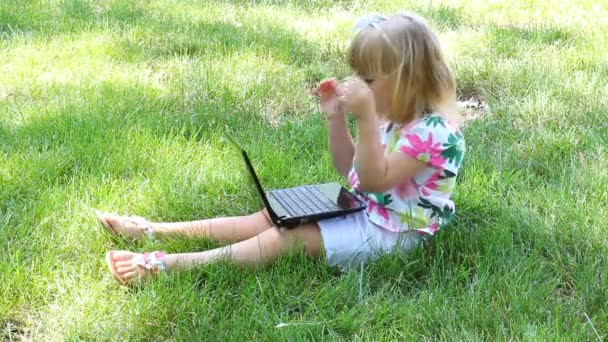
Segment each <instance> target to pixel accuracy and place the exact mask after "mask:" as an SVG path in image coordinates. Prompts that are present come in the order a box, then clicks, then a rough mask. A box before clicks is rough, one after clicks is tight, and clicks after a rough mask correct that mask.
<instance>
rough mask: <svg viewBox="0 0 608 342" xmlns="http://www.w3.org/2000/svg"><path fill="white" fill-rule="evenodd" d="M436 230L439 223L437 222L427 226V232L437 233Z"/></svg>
mask: <svg viewBox="0 0 608 342" xmlns="http://www.w3.org/2000/svg"><path fill="white" fill-rule="evenodd" d="M438 230H439V224H437V223H433V224H432V225H430V226H429V232H430V233H431V234H435V233H437V231H438Z"/></svg>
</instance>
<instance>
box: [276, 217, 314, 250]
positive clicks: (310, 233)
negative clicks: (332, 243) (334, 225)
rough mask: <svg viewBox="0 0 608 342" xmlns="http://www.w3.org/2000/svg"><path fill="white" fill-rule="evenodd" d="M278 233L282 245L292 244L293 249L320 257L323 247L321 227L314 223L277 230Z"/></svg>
mask: <svg viewBox="0 0 608 342" xmlns="http://www.w3.org/2000/svg"><path fill="white" fill-rule="evenodd" d="M277 232H278V234H279V237H278V238H279V239H281V242H282V243H286V244H290V245H291V247H296V246H297V247H299V248H304V250H306V253H307V254H309V255H312V256H318V255H319V252H320V250H321V247H322V246H323V242H322V240H321V232H320V230H319V226H318V225H317V224H314V223H313V224H305V225H301V226H298V227H296V228H293V229H281V230H278V229H277ZM294 245H295V246H294Z"/></svg>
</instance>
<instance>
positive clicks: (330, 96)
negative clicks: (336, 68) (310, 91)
mask: <svg viewBox="0 0 608 342" xmlns="http://www.w3.org/2000/svg"><path fill="white" fill-rule="evenodd" d="M314 95H315V96H317V97H319V105H320V107H321V112H323V113H327V117H328V119H331V118H333V117H335V116H338V115H342V116H344V115H346V112H344V110H343V109H342V108H341V107H340V101H339V98H338V96H339V94H338V89H337V81H336V79H335V78H330V79H327V80H323V81H321V83H320V84H319V88H318V89H317V90H316V91H315V92H314Z"/></svg>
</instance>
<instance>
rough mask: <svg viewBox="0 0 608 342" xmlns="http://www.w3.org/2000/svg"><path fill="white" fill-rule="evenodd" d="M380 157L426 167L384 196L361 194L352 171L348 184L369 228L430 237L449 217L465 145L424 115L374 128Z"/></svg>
mask: <svg viewBox="0 0 608 342" xmlns="http://www.w3.org/2000/svg"><path fill="white" fill-rule="evenodd" d="M379 136H380V143H381V144H382V147H383V148H384V151H385V153H386V154H388V153H392V152H395V151H400V152H402V153H405V154H407V155H408V156H411V157H413V158H416V159H418V160H420V161H423V162H424V163H425V164H426V165H427V167H426V168H424V169H423V171H421V172H420V173H419V174H418V175H416V176H415V177H413V178H411V179H409V180H406V181H405V182H404V183H403V184H400V185H398V186H396V187H394V188H392V189H390V190H389V191H387V192H384V193H370V192H361V191H359V190H358V187H359V177H358V175H357V172H356V171H355V169H354V166H353V168H352V169H351V170H350V172H349V174H348V183H349V185H350V186H351V187H352V189H353V191H354V192H355V193H357V194H359V195H360V196H361V197H363V199H364V200H365V201H366V203H367V214H368V217H369V219H370V220H371V221H372V222H374V223H375V224H377V225H379V226H381V227H383V228H385V229H387V230H390V231H394V232H403V231H407V230H412V229H415V230H417V231H418V232H420V233H427V234H431V235H432V234H435V232H437V230H438V229H439V228H440V227H441V226H442V225H444V224H446V223H447V222H449V221H450V220H451V219H452V218H453V217H454V213H455V210H456V209H455V207H454V202H452V201H451V200H450V196H451V195H452V191H453V190H454V186H455V184H456V176H457V175H458V171H459V169H460V166H461V164H462V159H463V157H464V152H465V142H464V137H463V135H462V133H461V131H460V130H459V129H458V128H457V127H456V126H454V125H452V124H451V123H450V122H448V121H447V120H446V119H445V118H443V117H442V116H440V115H438V114H428V115H426V116H424V117H422V118H420V119H416V120H414V121H413V122H411V123H409V124H408V125H406V126H398V125H396V124H388V125H385V126H383V127H380V132H379Z"/></svg>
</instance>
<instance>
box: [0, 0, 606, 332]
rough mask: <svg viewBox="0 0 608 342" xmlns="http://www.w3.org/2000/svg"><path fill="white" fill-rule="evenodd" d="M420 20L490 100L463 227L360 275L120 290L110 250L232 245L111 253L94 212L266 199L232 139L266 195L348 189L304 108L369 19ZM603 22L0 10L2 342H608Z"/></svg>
mask: <svg viewBox="0 0 608 342" xmlns="http://www.w3.org/2000/svg"><path fill="white" fill-rule="evenodd" d="M403 8H407V9H412V10H415V11H417V12H419V13H421V14H422V15H424V16H425V17H427V18H428V19H429V21H430V22H431V23H432V24H433V26H435V27H436V28H437V29H438V31H439V35H440V38H441V40H442V41H443V42H444V43H445V45H446V48H447V50H448V52H449V55H450V57H451V60H452V64H453V66H454V69H455V71H456V74H457V78H458V82H459V92H460V94H461V95H463V96H468V95H471V94H476V95H479V96H481V97H483V98H484V99H485V100H486V101H487V102H488V103H489V105H490V107H491V113H487V114H486V115H483V116H481V117H480V118H479V119H477V120H474V121H472V122H470V123H469V124H468V126H467V129H466V132H465V135H466V138H467V142H468V152H467V153H468V154H467V158H466V163H465V167H464V170H463V172H462V174H461V175H460V177H459V185H458V187H457V192H456V194H455V201H456V204H457V207H458V210H459V211H458V219H457V220H456V222H455V223H454V224H453V225H451V226H450V227H449V228H447V229H445V230H444V231H442V232H441V233H440V234H439V235H438V236H437V238H436V239H434V241H433V242H432V243H431V244H430V245H429V246H427V248H424V249H423V250H419V251H416V252H415V253H413V254H411V255H405V256H387V257H385V258H383V259H382V260H380V261H379V262H376V263H373V264H369V265H367V266H365V267H364V268H361V269H356V270H351V271H348V272H346V273H344V274H340V273H338V272H336V270H334V269H332V268H330V267H328V266H326V265H324V263H323V262H322V261H314V260H308V259H306V258H305V257H303V256H299V257H291V258H283V259H281V260H280V261H278V262H277V263H276V264H274V265H271V266H268V267H265V268H262V269H259V270H247V269H242V268H239V267H235V266H231V265H214V266H212V267H205V268H199V269H195V270H192V271H190V272H187V273H184V274H180V275H178V276H172V277H165V278H160V279H158V280H157V281H154V282H152V283H151V284H149V285H148V286H146V287H144V288H139V289H125V288H123V287H120V286H119V285H118V284H117V283H116V282H115V281H114V280H113V278H112V277H111V276H110V274H109V273H108V272H107V270H106V268H105V265H104V263H103V255H104V252H105V251H106V250H108V249H113V248H129V249H133V250H137V251H143V250H151V249H161V248H162V249H165V250H168V251H171V252H177V251H190V250H201V249H205V248H210V247H213V246H215V244H214V243H213V242H210V241H206V240H172V241H170V242H168V243H165V244H162V245H156V244H153V243H144V244H127V243H125V242H118V241H114V240H113V239H111V238H110V237H109V236H108V235H106V234H104V233H103V232H102V231H101V229H100V227H99V225H98V224H97V222H96V221H95V219H94V217H93V216H92V215H91V211H90V208H99V209H102V210H111V211H117V212H119V213H128V214H138V215H142V216H146V217H148V218H150V219H151V220H167V221H172V220H191V219H196V218H203V217H212V216H218V215H239V214H245V213H249V212H252V211H254V210H258V209H259V208H260V204H259V202H258V201H257V198H256V196H255V193H253V191H252V189H251V184H250V183H249V182H248V180H247V177H246V175H245V173H244V172H243V169H242V163H241V160H240V159H239V156H238V155H237V154H235V153H234V151H232V150H231V149H230V148H229V146H227V145H226V144H225V143H223V142H222V140H221V138H220V137H221V135H220V132H221V129H222V128H223V127H224V125H228V126H230V127H231V129H232V130H233V131H234V132H235V135H237V136H238V137H239V139H240V140H242V141H244V142H245V145H246V146H247V147H248V149H249V150H250V153H251V155H252V156H253V159H254V163H255V164H256V167H257V168H258V170H259V173H260V175H261V178H262V181H263V182H264V184H265V185H266V186H267V187H269V188H277V187H283V186H292V185H297V184H301V183H309V182H310V183H312V182H319V181H327V180H337V179H338V176H337V174H336V173H335V171H334V170H333V169H332V166H331V160H330V157H329V154H328V152H327V150H326V128H325V124H324V121H323V118H322V116H321V115H319V114H318V110H317V107H316V105H315V104H314V102H313V101H312V100H311V99H310V98H308V97H307V96H306V94H307V92H308V89H309V88H310V87H311V86H312V85H313V84H314V83H316V82H318V81H319V80H320V79H322V78H324V77H327V76H332V75H338V76H344V75H346V74H347V73H348V72H349V71H348V69H347V68H346V66H345V63H344V53H345V51H346V46H347V42H348V38H349V37H350V27H351V26H350V25H351V24H352V21H353V20H354V19H355V18H357V17H358V16H360V15H362V14H365V13H370V12H384V13H390V12H393V11H397V10H401V9H403ZM607 15H608V6H606V5H605V4H602V3H601V2H597V1H591V0H587V1H574V0H570V1H566V2H562V4H560V5H559V6H558V5H556V3H555V2H554V1H550V0H544V1H534V2H531V1H520V2H518V3H512V2H508V1H504V2H491V3H487V4H486V3H480V2H478V1H465V0H462V1H432V2H430V1H429V2H420V1H404V2H402V3H401V4H393V2H391V1H329V0H327V1H322V0H319V1H219V0H218V1H195V0H185V1H173V0H155V1H139V0H135V1H132V0H47V1H35V0H8V1H2V3H1V4H0V152H1V153H0V250H2V261H1V262H0V293H2V296H1V297H0V337H2V338H3V340H11V339H20V338H23V337H24V338H27V339H33V340H146V341H148V340H176V341H183V340H237V341H240V340H275V339H276V340H285V339H289V340H309V339H314V340H318V339H328V340H342V339H344V340H356V339H360V340H413V339H416V340H417V339H446V340H462V339H467V340H478V339H487V340H496V339H498V340H511V339H514V340H602V339H606V338H608V328H607V327H608V309H607V307H606V302H608V295H607V292H606V288H607V287H608V277H607V276H606V274H608V260H607V257H606V256H607V255H608V248H607V246H608V244H607V243H608V241H607V240H608V239H607V237H608V231H607V225H606V214H608V211H607V210H606V204H607V203H608V171H607V170H608V153H607V152H608V151H607V146H608V124H607V123H606V112H607V111H608V87H607V86H606V84H608V64H607V63H606V60H608V50H607V49H606V48H605V46H607V45H608V38H607V37H608V25H606V24H605V23H606V21H605V18H606V17H607ZM293 137H297V138H296V139H293ZM279 323H287V324H289V325H288V326H284V327H282V328H276V327H275V326H276V325H277V324H279Z"/></svg>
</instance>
